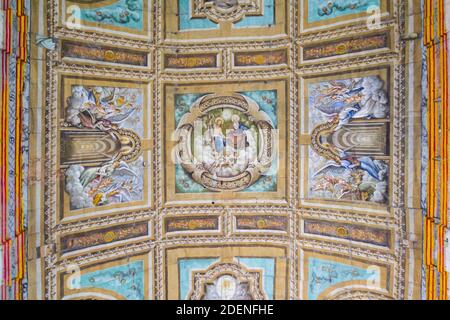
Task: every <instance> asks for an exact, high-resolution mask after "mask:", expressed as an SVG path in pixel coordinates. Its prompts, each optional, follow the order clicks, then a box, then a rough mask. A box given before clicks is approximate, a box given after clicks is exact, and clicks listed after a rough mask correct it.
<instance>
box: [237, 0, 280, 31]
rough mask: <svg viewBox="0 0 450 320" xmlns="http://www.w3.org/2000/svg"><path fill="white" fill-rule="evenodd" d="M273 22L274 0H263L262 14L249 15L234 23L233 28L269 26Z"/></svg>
mask: <svg viewBox="0 0 450 320" xmlns="http://www.w3.org/2000/svg"><path fill="white" fill-rule="evenodd" d="M274 24H275V0H265V1H264V15H263V16H249V17H245V18H244V19H242V20H241V21H238V22H237V23H235V25H234V26H235V28H249V27H270V26H273V25H274Z"/></svg>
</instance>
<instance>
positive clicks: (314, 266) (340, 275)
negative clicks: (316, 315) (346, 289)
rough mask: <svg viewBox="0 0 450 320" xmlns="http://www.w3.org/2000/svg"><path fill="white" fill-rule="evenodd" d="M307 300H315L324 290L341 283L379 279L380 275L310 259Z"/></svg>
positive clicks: (374, 272)
mask: <svg viewBox="0 0 450 320" xmlns="http://www.w3.org/2000/svg"><path fill="white" fill-rule="evenodd" d="M308 270H309V272H308V288H309V291H308V299H309V300H316V299H317V297H318V296H319V295H320V294H321V293H322V292H323V291H325V290H326V289H328V288H330V287H332V286H334V285H336V284H339V283H341V282H346V281H352V280H371V281H372V280H374V279H380V276H381V275H380V273H379V272H377V271H376V270H372V269H363V268H358V267H355V266H351V265H346V264H342V263H337V262H334V261H326V260H322V259H316V258H312V259H309V263H308Z"/></svg>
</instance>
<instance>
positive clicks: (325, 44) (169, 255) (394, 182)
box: [32, 0, 421, 300]
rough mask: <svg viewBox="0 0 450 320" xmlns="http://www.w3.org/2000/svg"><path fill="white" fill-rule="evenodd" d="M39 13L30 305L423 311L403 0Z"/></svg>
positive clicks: (75, 1)
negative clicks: (37, 173)
mask: <svg viewBox="0 0 450 320" xmlns="http://www.w3.org/2000/svg"><path fill="white" fill-rule="evenodd" d="M38 2H39V4H40V6H36V7H34V11H33V13H34V14H35V15H36V18H35V19H33V21H32V28H33V30H35V31H36V33H38V34H40V35H42V36H43V37H45V38H46V41H47V42H45V41H41V42H40V43H39V44H33V52H32V54H33V55H34V56H35V57H40V58H41V59H42V61H46V63H45V62H43V63H41V64H39V65H38V66H37V67H36V68H35V70H33V72H32V81H33V82H34V83H36V84H38V85H36V86H34V87H33V88H34V89H33V91H32V94H33V95H34V96H35V97H36V101H38V105H37V106H36V110H37V112H41V116H40V118H39V120H38V121H40V123H39V125H41V126H42V132H41V133H40V134H37V135H34V136H33V139H34V141H42V143H36V144H35V145H36V148H35V149H34V150H33V154H34V156H35V158H36V159H38V161H40V163H41V165H42V168H43V175H42V177H43V182H42V185H40V186H37V187H36V188H39V190H41V201H40V202H39V203H40V206H39V210H40V214H39V216H38V217H37V221H38V224H37V225H38V226H39V227H38V230H37V233H36V234H37V235H36V237H35V239H34V240H33V242H34V243H36V244H37V246H38V247H41V248H43V249H42V250H43V252H44V254H43V256H42V259H37V260H36V261H35V262H34V265H33V267H34V270H35V272H37V274H44V270H45V275H44V276H43V279H42V281H39V282H40V283H39V285H38V289H37V293H36V295H37V296H38V297H41V298H47V299H91V298H92V299H130V300H141V299H199V300H201V299H203V300H208V299H224V300H227V299H239V300H253V299H263V300H264V299H305V300H306V299H311V300H313V299H338V298H341V297H344V296H345V297H348V296H349V295H350V296H351V292H350V293H349V290H351V289H354V292H355V294H356V293H358V294H359V295H363V296H367V297H379V298H381V297H384V298H393V299H404V298H408V297H409V298H411V297H416V296H417V295H419V291H418V290H419V289H418V288H419V287H420V286H419V285H418V282H420V274H421V269H420V264H418V263H417V261H416V260H414V254H417V252H419V251H416V250H420V249H419V248H415V247H414V244H413V240H411V239H415V238H420V237H421V229H420V228H421V227H420V225H418V224H417V219H416V218H415V217H416V215H417V214H419V215H420V212H418V211H415V210H414V209H413V208H415V205H416V204H417V201H420V199H418V195H417V190H418V188H420V187H419V185H418V184H417V183H416V182H417V179H418V177H416V176H414V174H412V173H413V172H414V171H413V170H414V169H415V166H416V165H417V164H416V163H415V161H414V160H413V159H414V156H415V155H417V152H419V150H418V149H417V141H416V138H417V137H416V136H414V135H410V134H408V132H407V125H409V126H413V128H411V127H408V128H409V129H408V130H413V129H414V126H416V125H417V123H416V122H415V120H414V119H413V120H408V119H409V118H407V117H406V116H407V115H408V114H414V113H417V112H420V111H418V108H420V104H419V105H417V104H416V103H414V102H415V101H418V100H417V99H419V100H420V98H418V97H419V96H418V95H419V92H417V91H415V89H416V88H417V86H418V82H420V79H418V78H416V77H415V73H416V72H418V70H417V69H416V68H414V67H413V68H411V69H410V70H409V71H408V72H407V70H406V69H405V66H406V62H407V61H411V59H414V54H415V52H416V51H415V50H417V48H415V47H414V46H410V44H409V43H405V42H400V41H399V40H398V39H400V34H401V33H405V32H415V27H414V24H407V23H406V22H405V21H409V20H408V19H414V16H413V15H410V12H409V10H412V9H411V8H409V7H408V6H407V5H406V2H405V1H402V0H396V1H386V0H366V1H354V0H339V1H328V0H327V1H321V0H320V1H319V0H317V1H316V0H314V1H313V0H292V1H282V0H211V1H208V0H167V1H156V0H148V1H144V0H49V1H43V0H39V1H38ZM371 10H372V11H371ZM373 14H376V16H375V18H373V17H374V16H373ZM37 16H39V18H37ZM408 17H409V18H408ZM407 18H408V19H407ZM370 19H375V20H374V21H372V20H370ZM405 19H406V20H405ZM368 20H370V23H369V22H368ZM371 23H372V24H371ZM46 43H47V44H46ZM52 43H53V44H54V46H52ZM37 97H40V100H38V99H37ZM407 98H408V99H409V101H408V100H407ZM408 121H410V123H408ZM407 201H410V202H407ZM408 203H413V204H412V205H410V204H408ZM39 228H40V229H39ZM74 275H78V276H76V277H75V276H74Z"/></svg>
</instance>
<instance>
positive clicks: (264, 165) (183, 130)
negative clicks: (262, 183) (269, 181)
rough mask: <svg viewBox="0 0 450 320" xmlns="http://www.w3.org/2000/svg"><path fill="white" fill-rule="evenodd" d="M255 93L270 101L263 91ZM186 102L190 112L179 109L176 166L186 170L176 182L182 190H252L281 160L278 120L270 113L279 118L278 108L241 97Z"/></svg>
mask: <svg viewBox="0 0 450 320" xmlns="http://www.w3.org/2000/svg"><path fill="white" fill-rule="evenodd" d="M268 93H272V92H268ZM254 94H256V95H257V96H258V98H259V99H262V97H265V95H264V93H263V92H262V91H261V92H256V93H254ZM186 99H188V100H189V101H188V102H187V108H184V107H182V106H178V107H177V110H178V111H176V112H178V115H177V113H176V122H177V129H176V131H175V140H176V141H178V144H177V147H176V150H175V156H176V164H177V165H178V166H179V167H182V169H181V170H183V171H184V174H183V173H182V174H178V172H177V175H176V178H175V179H176V182H177V187H178V190H179V191H180V192H185V193H187V192H194V193H195V192H198V191H197V190H202V189H203V190H205V191H242V190H246V189H247V190H248V188H250V187H252V186H253V185H254V184H255V183H256V182H257V181H259V179H260V178H261V176H262V175H264V174H266V173H267V172H268V171H269V169H270V168H271V167H272V164H273V160H274V158H275V154H276V150H275V149H274V148H273V147H272V144H273V141H272V140H273V137H274V136H273V135H274V130H275V128H276V119H275V118H271V117H270V116H269V114H268V113H266V111H268V112H269V113H270V112H271V113H272V114H273V115H274V114H275V113H276V105H273V104H272V105H269V104H266V106H265V108H266V111H265V110H264V106H263V107H261V105H260V104H258V103H257V102H256V101H255V100H253V99H252V98H250V97H247V96H244V95H241V94H235V95H230V96H220V95H203V96H200V97H199V98H198V97H196V99H194V97H190V98H189V95H188V96H185V97H184V98H183V99H180V97H179V99H177V101H176V103H177V104H180V103H184V104H186V101H187V100H186ZM272 103H273V102H272ZM274 112H275V113H274ZM179 170H180V169H179ZM184 184H186V187H184ZM198 186H201V188H197V187H198Z"/></svg>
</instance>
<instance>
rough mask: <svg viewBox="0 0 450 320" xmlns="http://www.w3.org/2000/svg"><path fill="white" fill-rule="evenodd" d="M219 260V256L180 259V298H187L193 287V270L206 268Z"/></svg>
mask: <svg viewBox="0 0 450 320" xmlns="http://www.w3.org/2000/svg"><path fill="white" fill-rule="evenodd" d="M217 261H218V259H217V258H200V259H180V260H179V261H178V273H179V279H180V300H186V299H187V298H188V294H189V292H190V291H191V289H192V288H191V287H192V271H194V270H206V269H208V268H209V266H211V265H212V264H213V263H216V262H217Z"/></svg>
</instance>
